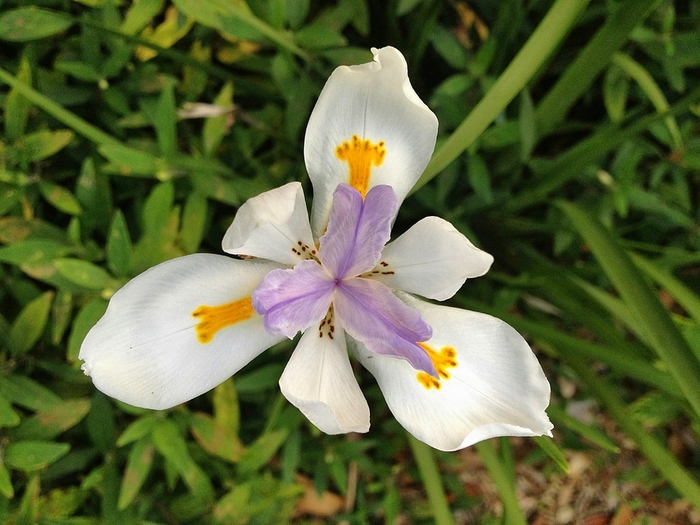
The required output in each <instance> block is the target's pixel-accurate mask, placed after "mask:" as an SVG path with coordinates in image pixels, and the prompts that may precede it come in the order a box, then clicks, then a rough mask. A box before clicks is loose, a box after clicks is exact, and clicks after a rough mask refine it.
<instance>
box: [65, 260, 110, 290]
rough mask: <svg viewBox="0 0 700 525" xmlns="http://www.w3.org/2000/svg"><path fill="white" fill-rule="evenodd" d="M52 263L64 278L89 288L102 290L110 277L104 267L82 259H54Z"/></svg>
mask: <svg viewBox="0 0 700 525" xmlns="http://www.w3.org/2000/svg"><path fill="white" fill-rule="evenodd" d="M54 265H55V266H56V269H57V270H58V272H59V273H60V274H61V275H63V276H64V277H65V278H66V279H68V280H69V281H71V282H73V283H75V284H77V285H79V286H83V287H85V288H87V289H89V290H104V289H105V288H106V287H107V285H108V284H109V282H110V280H111V279H112V277H111V276H110V275H109V273H108V272H107V271H106V270H105V269H104V268H101V267H100V266H97V265H96V264H93V263H91V262H88V261H83V260H82V259H69V258H66V259H56V260H55V261H54Z"/></svg>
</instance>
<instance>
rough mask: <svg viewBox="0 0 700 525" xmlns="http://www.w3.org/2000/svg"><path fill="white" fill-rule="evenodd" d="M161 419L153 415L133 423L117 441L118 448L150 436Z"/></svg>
mask: <svg viewBox="0 0 700 525" xmlns="http://www.w3.org/2000/svg"><path fill="white" fill-rule="evenodd" d="M158 421H159V418H157V417H156V416H153V415H147V416H142V417H140V418H138V419H137V420H135V421H134V422H132V423H131V424H130V425H129V426H128V427H126V429H125V430H124V432H122V434H121V436H119V438H118V439H117V446H118V447H123V446H124V445H128V444H129V443H132V442H134V441H136V440H139V439H141V438H143V437H144V436H146V435H147V434H150V433H151V432H152V431H153V429H154V428H155V426H156V424H157V423H158Z"/></svg>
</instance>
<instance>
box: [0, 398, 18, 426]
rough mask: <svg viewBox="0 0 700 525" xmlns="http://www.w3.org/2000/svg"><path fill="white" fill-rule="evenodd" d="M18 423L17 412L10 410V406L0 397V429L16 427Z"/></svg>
mask: <svg viewBox="0 0 700 525" xmlns="http://www.w3.org/2000/svg"><path fill="white" fill-rule="evenodd" d="M20 421H21V420H20V418H19V415H17V412H15V411H14V410H12V405H11V404H10V403H9V402H8V401H7V399H5V397H4V396H2V395H0V428H2V427H14V426H17V425H19V423H20Z"/></svg>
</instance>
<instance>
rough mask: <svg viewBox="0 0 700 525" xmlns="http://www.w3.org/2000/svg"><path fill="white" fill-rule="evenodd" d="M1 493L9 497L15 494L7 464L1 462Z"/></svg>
mask: <svg viewBox="0 0 700 525" xmlns="http://www.w3.org/2000/svg"><path fill="white" fill-rule="evenodd" d="M0 494H2V495H3V496H5V497H6V498H7V499H12V498H13V497H14V496H15V489H14V488H13V487H12V480H11V479H10V473H9V472H8V471H7V468H5V465H4V464H3V463H1V462H0Z"/></svg>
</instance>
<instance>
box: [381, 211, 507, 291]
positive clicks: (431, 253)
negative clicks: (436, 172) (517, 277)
mask: <svg viewBox="0 0 700 525" xmlns="http://www.w3.org/2000/svg"><path fill="white" fill-rule="evenodd" d="M491 263H493V257H492V256H491V255H489V254H488V253H486V252H484V251H482V250H480V249H479V248H477V247H476V246H474V245H473V244H472V243H471V242H470V241H469V239H467V238H466V237H465V236H464V235H462V234H461V233H460V232H459V231H457V230H456V229H455V227H454V226H452V225H451V224H450V223H449V222H447V221H445V220H443V219H440V218H439V217H426V218H425V219H422V220H421V221H419V222H417V223H416V224H414V225H413V227H411V228H410V229H409V230H408V231H407V232H406V233H404V234H403V235H401V236H400V237H399V238H398V239H396V240H395V241H393V242H391V243H390V244H388V245H387V246H386V247H385V248H384V251H383V252H382V259H381V262H380V265H379V266H377V268H376V269H375V272H374V276H375V277H376V278H377V279H378V280H380V281H381V282H382V283H384V284H385V285H386V286H388V287H389V288H393V289H395V290H402V291H404V292H410V293H415V294H418V295H422V296H423V297H428V298H429V299H436V300H438V301H444V300H445V299H449V298H450V297H452V296H453V295H454V294H455V293H456V292H457V290H459V289H460V288H461V287H462V285H463V284H464V281H465V280H467V278H472V277H479V276H481V275H484V274H485V273H486V272H487V271H488V270H489V268H490V267H491Z"/></svg>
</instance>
